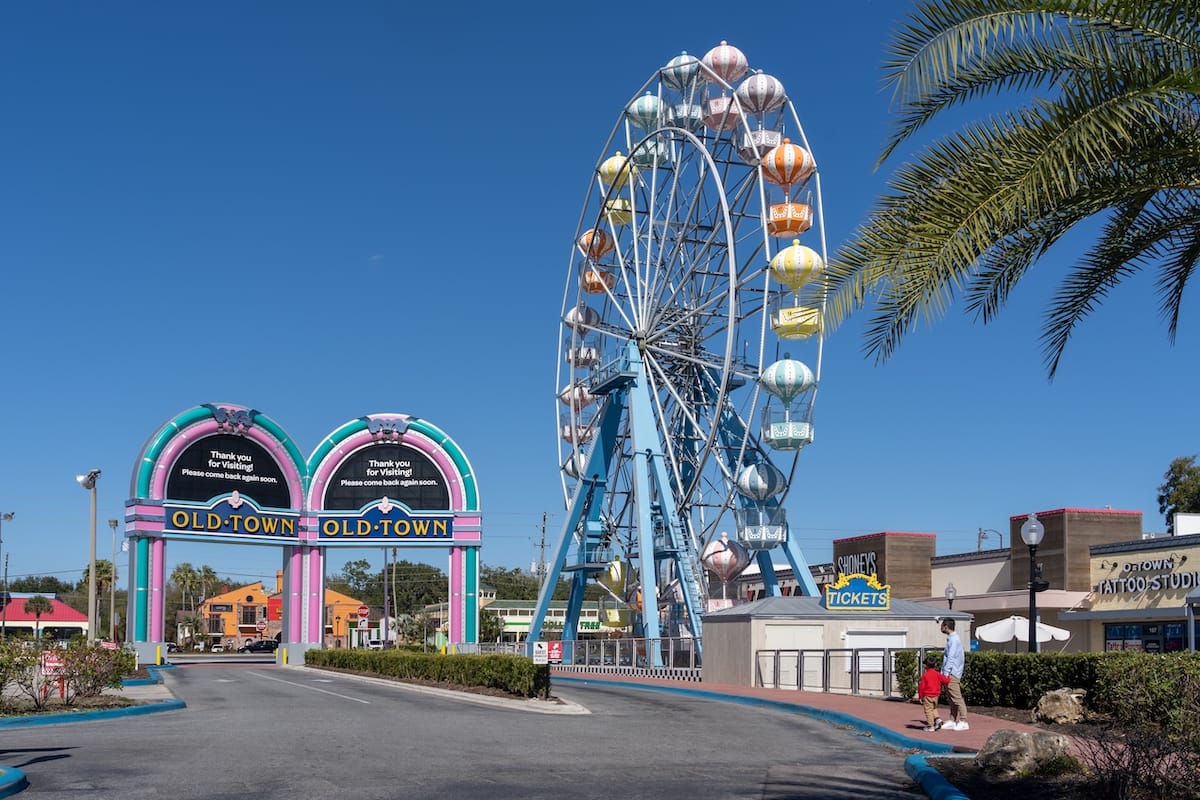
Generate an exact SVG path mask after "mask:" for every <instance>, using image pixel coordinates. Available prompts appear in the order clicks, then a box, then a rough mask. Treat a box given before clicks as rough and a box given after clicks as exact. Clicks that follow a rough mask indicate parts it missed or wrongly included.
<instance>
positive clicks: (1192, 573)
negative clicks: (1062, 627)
mask: <svg viewBox="0 0 1200 800" xmlns="http://www.w3.org/2000/svg"><path fill="white" fill-rule="evenodd" d="M1091 578H1092V601H1091V607H1090V608H1089V609H1087V610H1086V611H1073V612H1070V613H1067V614H1062V615H1060V617H1059V618H1060V619H1063V620H1067V619H1069V620H1075V621H1079V622H1081V623H1084V624H1086V625H1087V626H1088V628H1089V633H1090V636H1091V640H1092V641H1093V642H1094V646H1093V647H1092V648H1091V649H1093V650H1108V651H1111V650H1142V651H1145V652H1149V653H1163V652H1174V651H1178V650H1186V649H1188V647H1189V643H1188V624H1189V623H1188V619H1189V614H1188V609H1187V604H1188V602H1189V601H1188V595H1189V594H1193V593H1195V592H1196V591H1197V589H1200V535H1194V534H1193V535H1185V536H1157V537H1153V538H1150V539H1139V540H1137V541H1131V542H1119V543H1116V544H1107V545H1096V546H1094V547H1092V548H1091ZM1192 602H1193V604H1194V602H1195V601H1194V600H1193V601H1192ZM1191 626H1192V634H1193V636H1195V637H1197V640H1200V635H1198V634H1200V627H1198V626H1197V623H1196V622H1195V619H1194V617H1193V618H1192V622H1191ZM1194 641H1195V640H1194Z"/></svg>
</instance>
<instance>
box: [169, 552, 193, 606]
mask: <svg viewBox="0 0 1200 800" xmlns="http://www.w3.org/2000/svg"><path fill="white" fill-rule="evenodd" d="M171 583H173V584H175V585H176V586H177V587H178V588H179V595H180V597H179V604H180V605H183V606H187V607H188V610H190V611H195V610H196V601H195V595H193V594H192V593H193V592H194V591H195V590H196V587H197V586H199V585H200V576H199V574H198V573H197V572H196V568H195V567H193V566H192V565H191V564H189V563H188V562H186V561H184V562H182V563H180V564H177V565H176V566H175V569H173V570H171ZM189 600H190V601H191V602H190V604H189V602H188V601H189Z"/></svg>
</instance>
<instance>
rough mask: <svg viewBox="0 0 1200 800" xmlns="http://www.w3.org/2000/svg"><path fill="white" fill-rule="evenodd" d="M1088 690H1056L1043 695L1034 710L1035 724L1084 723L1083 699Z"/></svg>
mask: <svg viewBox="0 0 1200 800" xmlns="http://www.w3.org/2000/svg"><path fill="white" fill-rule="evenodd" d="M1086 695H1087V690H1086V689H1055V690H1054V691H1051V692H1046V693H1045V694H1044V695H1042V699H1041V700H1038V704H1037V706H1036V707H1035V708H1034V709H1033V721H1034V722H1053V723H1055V724H1058V725H1068V724H1074V723H1076V722H1081V721H1083V717H1084V714H1085V713H1086V712H1085V711H1084V710H1083V698H1084V697H1085V696H1086Z"/></svg>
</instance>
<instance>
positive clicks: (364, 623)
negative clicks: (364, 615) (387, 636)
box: [358, 619, 370, 631]
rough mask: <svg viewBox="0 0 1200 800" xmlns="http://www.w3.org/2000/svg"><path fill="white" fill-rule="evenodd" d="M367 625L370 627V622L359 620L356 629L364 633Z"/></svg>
mask: <svg viewBox="0 0 1200 800" xmlns="http://www.w3.org/2000/svg"><path fill="white" fill-rule="evenodd" d="M368 625H370V622H369V621H368V620H365V619H360V620H359V621H358V629H359V630H360V631H365V630H366V629H367V626H368Z"/></svg>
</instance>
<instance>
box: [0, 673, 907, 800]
mask: <svg viewBox="0 0 1200 800" xmlns="http://www.w3.org/2000/svg"><path fill="white" fill-rule="evenodd" d="M166 680H167V682H168V685H169V686H170V688H171V689H172V691H173V692H174V693H175V695H176V696H177V697H179V698H180V699H181V700H183V701H185V702H186V703H187V708H186V709H184V710H180V711H172V712H165V713H161V714H150V715H144V716H136V717H128V718H118V719H112V720H102V721H100V720H98V721H92V722H79V723H69V724H62V725H51V726H41V727H34V728H17V729H11V730H5V731H4V732H3V736H2V738H0V763H4V764H7V765H9V766H13V767H16V768H18V769H20V770H23V771H24V772H25V774H26V775H27V776H28V778H29V783H30V787H29V788H28V789H26V790H25V791H24V792H22V793H21V795H20V797H22V798H26V797H28V798H36V797H56V798H66V797H76V796H78V797H87V798H88V800H106V799H107V798H124V799H126V800H127V799H129V798H172V800H188V798H287V799H288V800H305V799H307V798H323V799H328V798H336V799H337V800H351V799H357V798H435V797H436V798H476V797H478V798H488V800H507V799H508V798H555V799H556V800H560V799H561V798H572V800H576V799H578V800H588V799H590V798H596V799H597V800H600V799H601V798H602V799H603V800H613V799H614V798H620V799H621V800H629V799H630V798H677V797H678V798H687V800H705V798H761V799H763V800H765V799H767V798H770V799H772V800H782V798H829V800H851V798H853V800H862V798H875V799H878V800H901V799H903V800H913V798H923V797H924V795H923V794H922V793H920V792H919V791H917V790H909V789H906V787H910V786H911V782H910V781H909V780H908V779H907V777H906V776H905V774H904V769H903V760H904V754H903V753H901V752H900V751H899V750H896V749H894V748H889V747H886V746H882V745H879V744H877V743H875V742H873V741H872V740H870V739H869V738H865V737H862V736H859V735H857V734H855V733H854V732H852V731H848V730H845V729H842V728H838V727H836V726H834V725H831V724H829V723H825V722H821V721H817V720H812V719H809V718H807V717H804V716H801V715H796V714H791V713H786V712H782V711H774V710H764V709H756V708H750V707H746V706H741V705H736V704H729V703H721V702H714V701H712V700H697V699H691V698H688V697H686V696H680V695H674V694H665V693H659V692H646V691H631V690H626V689H614V688H601V687H595V688H593V687H578V686H569V687H568V686H565V685H564V686H561V687H558V688H556V689H555V694H556V695H558V696H559V697H562V698H563V699H565V700H569V701H572V702H573V703H577V704H579V705H581V706H583V707H585V708H586V709H587V710H589V711H590V713H584V714H569V715H568V714H563V715H544V714H537V713H532V712H529V711H523V710H515V709H513V708H509V707H495V706H483V705H478V704H475V703H470V702H466V701H463V700H459V699H453V698H446V697H442V696H438V695H431V694H427V693H421V692H417V691H413V690H410V689H404V688H399V687H396V686H392V685H380V684H377V683H371V682H363V681H359V680H354V679H352V678H349V677H344V676H340V675H336V674H328V673H317V672H313V671H309V670H305V669H303V668H281V667H276V666H274V665H272V664H268V663H223V662H215V661H214V662H210V663H204V664H188V665H183V666H180V667H179V668H177V669H175V670H173V671H171V673H170V674H169V675H168V676H167V678H166Z"/></svg>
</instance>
